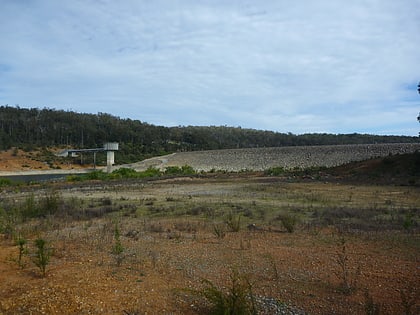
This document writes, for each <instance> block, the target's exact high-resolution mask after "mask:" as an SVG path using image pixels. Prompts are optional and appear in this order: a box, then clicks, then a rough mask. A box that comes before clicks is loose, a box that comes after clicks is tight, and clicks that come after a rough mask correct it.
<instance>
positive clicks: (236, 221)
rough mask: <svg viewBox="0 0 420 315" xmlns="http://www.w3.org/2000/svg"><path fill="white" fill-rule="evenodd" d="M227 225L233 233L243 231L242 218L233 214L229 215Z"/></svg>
mask: <svg viewBox="0 0 420 315" xmlns="http://www.w3.org/2000/svg"><path fill="white" fill-rule="evenodd" d="M226 224H227V226H228V227H229V229H230V230H231V232H239V230H240V229H241V216H240V215H238V216H235V215H233V214H232V213H229V215H228V217H227V219H226Z"/></svg>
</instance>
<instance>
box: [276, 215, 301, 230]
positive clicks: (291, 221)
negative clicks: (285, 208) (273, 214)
mask: <svg viewBox="0 0 420 315" xmlns="http://www.w3.org/2000/svg"><path fill="white" fill-rule="evenodd" d="M277 219H278V220H280V222H281V223H282V225H283V227H284V228H285V229H286V231H287V232H288V233H293V232H294V231H295V228H296V224H297V223H298V217H297V216H296V215H293V214H281V215H279V216H278V217H277Z"/></svg>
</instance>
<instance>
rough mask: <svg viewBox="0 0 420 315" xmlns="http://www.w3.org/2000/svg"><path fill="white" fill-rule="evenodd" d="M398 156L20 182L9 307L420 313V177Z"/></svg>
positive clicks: (15, 310) (8, 209) (4, 284)
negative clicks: (328, 164)
mask: <svg viewBox="0 0 420 315" xmlns="http://www.w3.org/2000/svg"><path fill="white" fill-rule="evenodd" d="M415 158H416V156H415V155H414V158H413V159H415ZM388 159H391V158H388ZM391 160H392V161H391V162H390V161H385V160H384V161H383V162H381V163H372V161H366V162H363V164H352V165H348V166H346V167H344V166H343V167H340V168H335V169H324V168H323V169H310V170H292V171H285V170H283V169H274V170H269V171H267V172H265V173H264V172H239V173H229V172H211V173H202V172H199V173H197V172H195V171H194V170H193V169H192V168H191V167H188V166H184V167H171V168H169V169H166V170H156V169H152V168H150V169H148V170H147V171H145V172H135V171H133V170H130V169H119V170H117V171H115V172H113V173H111V174H104V173H101V172H94V173H91V174H88V175H84V176H85V177H84V176H82V177H80V178H69V180H67V181H60V182H55V183H53V182H52V183H42V184H36V183H32V184H28V185H25V184H20V185H13V184H10V183H6V184H5V185H3V186H2V187H1V191H2V193H1V197H0V198H1V199H0V235H1V241H0V257H1V258H0V271H1V274H0V277H1V281H0V292H1V299H0V313H2V314H19V313H33V314H38V313H42V312H44V313H60V314H74V313H79V314H87V313H91V314H144V313H148V314H169V313H172V314H349V313H352V314H373V313H375V314H376V313H378V312H380V313H381V314H382V313H385V314H403V313H405V314H416V313H418V312H419V304H418V295H419V291H418V280H419V277H420V275H419V271H418V259H419V252H420V247H419V244H420V207H419V205H420V188H419V186H418V185H417V182H418V177H416V174H417V173H416V172H417V171H416V170H415V169H413V168H410V167H409V165H408V164H406V167H405V168H402V167H401V168H400V166H401V163H408V162H404V161H408V160H409V159H406V158H405V157H401V158H400V159H399V158H398V157H395V158H394V157H392V159H391ZM401 160H403V162H401ZM410 161H411V160H410ZM410 163H411V162H410ZM383 165H388V168H386V170H385V169H380V170H378V168H381V167H383ZM410 165H411V164H410ZM393 167H394V169H395V172H394V173H392V168H393ZM413 167H415V165H414V166H413ZM361 169H362V170H363V171H360V173H358V170H361ZM403 169H408V170H409V172H410V174H411V175H410V176H409V177H405V179H403V176H404V173H403V172H404V171H403ZM350 170H353V171H352V172H350ZM397 170H398V171H397ZM377 172H381V173H382V174H383V177H384V178H385V179H386V178H388V177H390V176H394V177H398V176H400V179H401V180H400V183H401V184H399V185H395V184H393V185H390V184H387V183H386V182H385V181H384V180H383V178H378V177H376V176H374V174H376V173H377ZM396 172H398V174H397V173H396ZM409 179H415V182H414V183H413V182H409Z"/></svg>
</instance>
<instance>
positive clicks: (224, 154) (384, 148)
mask: <svg viewBox="0 0 420 315" xmlns="http://www.w3.org/2000/svg"><path fill="white" fill-rule="evenodd" d="M416 150H420V143H402V144H360V145H329V146H298V147H275V148H252V149H231V150H212V151H194V152H179V153H174V154H170V155H167V156H163V157H158V158H153V159H149V160H145V161H142V162H139V163H135V164H132V165H130V166H131V167H133V168H135V169H137V170H144V169H146V168H147V167H149V166H153V167H157V168H161V169H163V168H165V167H167V166H182V165H190V166H192V167H193V168H194V169H195V170H198V171H210V170H226V171H241V170H255V171H260V170H266V169H269V168H272V167H283V168H285V169H292V168H295V167H299V168H308V167H321V166H325V167H332V166H337V165H342V164H346V163H349V162H354V161H363V160H367V159H371V158H375V157H383V156H388V155H395V154H404V153H412V152H415V151H416Z"/></svg>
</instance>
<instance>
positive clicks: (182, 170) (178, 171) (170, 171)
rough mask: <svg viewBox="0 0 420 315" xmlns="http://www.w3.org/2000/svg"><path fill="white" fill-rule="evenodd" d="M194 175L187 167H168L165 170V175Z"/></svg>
mask: <svg viewBox="0 0 420 315" xmlns="http://www.w3.org/2000/svg"><path fill="white" fill-rule="evenodd" d="M193 174H195V171H194V169H193V168H192V167H191V166H189V165H184V166H182V167H179V166H168V167H167V168H166V169H165V175H193Z"/></svg>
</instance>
